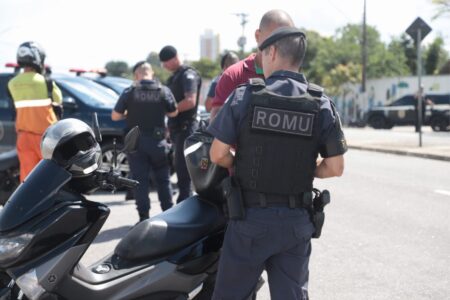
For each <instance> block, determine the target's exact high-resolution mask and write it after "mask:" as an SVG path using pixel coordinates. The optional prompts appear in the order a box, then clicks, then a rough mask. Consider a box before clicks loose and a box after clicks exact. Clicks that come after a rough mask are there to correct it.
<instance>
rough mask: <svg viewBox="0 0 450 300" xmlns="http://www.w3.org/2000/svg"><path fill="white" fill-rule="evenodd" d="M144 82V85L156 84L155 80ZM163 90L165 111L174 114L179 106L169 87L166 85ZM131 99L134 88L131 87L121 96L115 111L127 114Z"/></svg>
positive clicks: (162, 87)
mask: <svg viewBox="0 0 450 300" xmlns="http://www.w3.org/2000/svg"><path fill="white" fill-rule="evenodd" d="M142 82H143V83H144V84H145V83H146V82H147V83H155V81H153V80H143V81H142ZM142 82H141V83H142ZM161 89H162V91H163V95H164V97H163V98H162V101H163V105H164V109H165V111H166V112H168V113H170V112H174V111H175V110H176V109H177V106H176V103H175V98H174V97H173V95H172V92H171V91H170V89H169V88H168V87H166V86H164V85H163V86H161ZM131 97H133V87H129V88H127V89H126V90H125V91H123V93H122V94H121V95H120V97H119V100H118V101H117V103H116V105H115V107H114V111H116V112H118V113H121V114H123V113H125V111H126V110H127V107H128V102H129V101H130V100H129V99H130V98H131Z"/></svg>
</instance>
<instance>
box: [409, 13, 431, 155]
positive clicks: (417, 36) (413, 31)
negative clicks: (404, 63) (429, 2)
mask: <svg viewBox="0 0 450 300" xmlns="http://www.w3.org/2000/svg"><path fill="white" fill-rule="evenodd" d="M430 31H431V27H430V26H429V25H428V24H427V23H425V21H424V20H422V19H421V18H420V17H417V19H416V20H415V21H414V22H413V23H412V24H411V25H409V27H408V29H406V33H407V34H409V35H410V36H411V37H412V38H413V40H414V41H415V44H416V47H417V78H418V79H419V83H418V85H417V90H418V95H419V96H418V97H417V106H416V107H417V109H416V125H417V126H416V130H417V131H418V132H419V147H422V122H423V120H422V113H421V112H422V105H423V103H422V97H423V88H422V47H421V46H420V43H421V42H422V40H423V39H424V38H425V37H426V36H427V34H429V33H430Z"/></svg>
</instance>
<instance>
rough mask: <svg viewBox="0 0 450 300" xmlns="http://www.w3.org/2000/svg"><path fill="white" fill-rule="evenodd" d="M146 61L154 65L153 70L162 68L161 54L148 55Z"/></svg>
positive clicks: (151, 53)
mask: <svg viewBox="0 0 450 300" xmlns="http://www.w3.org/2000/svg"><path fill="white" fill-rule="evenodd" d="M146 61H147V62H148V63H149V64H151V65H152V67H153V68H156V67H159V68H161V67H162V66H161V61H160V60H159V54H158V53H157V52H154V51H152V52H150V53H149V54H148V55H147V59H146Z"/></svg>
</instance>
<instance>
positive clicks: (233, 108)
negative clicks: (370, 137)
mask: <svg viewBox="0 0 450 300" xmlns="http://www.w3.org/2000/svg"><path fill="white" fill-rule="evenodd" d="M266 88H267V89H268V90H270V91H272V92H274V93H276V94H278V95H283V96H300V95H302V94H304V93H305V92H306V89H307V81H306V78H305V77H304V76H303V75H302V74H299V73H294V72H290V71H277V72H275V73H273V74H272V75H271V76H270V77H269V78H267V80H266ZM250 99H251V90H250V89H249V88H248V86H241V87H239V88H237V89H236V90H235V91H234V92H233V93H232V95H231V96H230V97H229V99H228V100H227V102H226V103H225V105H224V106H223V107H222V109H221V110H220V112H219V113H218V114H217V116H216V118H215V119H214V120H213V121H212V123H211V124H210V126H209V127H208V131H209V132H210V133H211V134H212V135H213V136H214V137H215V138H217V139H218V140H220V141H221V142H223V143H225V144H227V145H236V144H237V141H238V137H239V133H240V128H241V126H243V120H244V119H245V117H246V114H247V113H248V109H249V107H250ZM332 105H333V104H332V102H331V100H330V99H329V98H328V97H327V96H325V95H324V96H322V98H321V104H320V112H319V114H320V116H319V120H320V123H319V126H320V138H319V153H320V155H321V156H322V157H324V158H325V157H329V156H336V155H340V154H343V153H345V151H343V152H342V153H333V154H332V155H328V154H327V151H326V148H325V146H326V145H330V144H336V145H337V146H336V148H338V149H339V148H341V147H338V146H340V145H341V144H342V136H343V135H342V134H338V133H342V132H341V131H340V123H339V122H340V121H339V117H338V115H337V112H336V111H335V110H334V109H333V108H332ZM337 128H339V129H338V130H337Z"/></svg>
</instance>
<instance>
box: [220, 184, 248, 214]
mask: <svg viewBox="0 0 450 300" xmlns="http://www.w3.org/2000/svg"><path fill="white" fill-rule="evenodd" d="M221 186H222V190H223V195H224V198H225V199H226V204H225V212H226V214H227V215H228V218H229V219H230V220H242V219H244V217H245V208H244V201H243V199H242V190H241V188H240V186H239V184H238V182H237V181H236V179H235V178H234V177H233V176H229V177H226V178H225V179H224V180H223V181H222V183H221Z"/></svg>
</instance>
